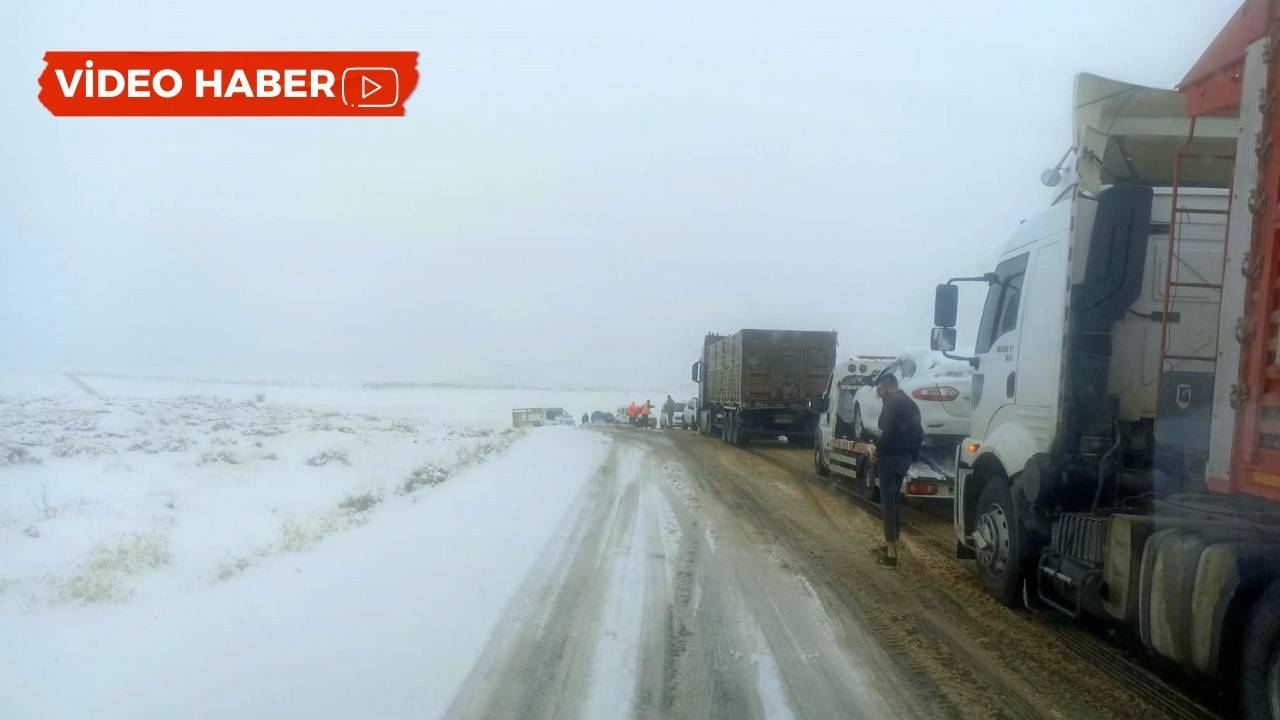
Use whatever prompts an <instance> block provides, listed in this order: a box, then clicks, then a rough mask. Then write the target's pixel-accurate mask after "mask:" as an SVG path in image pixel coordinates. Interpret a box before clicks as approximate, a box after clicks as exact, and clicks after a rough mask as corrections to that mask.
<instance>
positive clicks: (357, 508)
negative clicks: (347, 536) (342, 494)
mask: <svg viewBox="0 0 1280 720" xmlns="http://www.w3.org/2000/svg"><path fill="white" fill-rule="evenodd" d="M380 502H382V498H380V497H378V496H377V495H374V494H373V493H371V492H367V493H364V494H363V495H348V496H347V498H346V499H345V500H343V501H342V502H340V503H338V507H339V508H341V509H343V510H348V511H351V512H369V511H370V510H372V509H373V506H374V505H377V504H378V503H380Z"/></svg>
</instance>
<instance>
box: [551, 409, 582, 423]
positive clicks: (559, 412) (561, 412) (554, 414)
mask: <svg viewBox="0 0 1280 720" xmlns="http://www.w3.org/2000/svg"><path fill="white" fill-rule="evenodd" d="M546 417H547V420H548V421H549V423H548V424H550V425H568V426H569V427H574V426H576V425H577V423H576V422H574V419H573V416H572V415H570V414H569V412H568V411H567V410H565V409H564V408H547V409H546Z"/></svg>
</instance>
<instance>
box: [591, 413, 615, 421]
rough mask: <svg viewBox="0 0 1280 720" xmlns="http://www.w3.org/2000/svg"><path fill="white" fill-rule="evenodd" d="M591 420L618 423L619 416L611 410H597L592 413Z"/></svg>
mask: <svg viewBox="0 0 1280 720" xmlns="http://www.w3.org/2000/svg"><path fill="white" fill-rule="evenodd" d="M591 422H592V423H616V422H618V418H617V417H615V416H614V414H613V413H611V412H604V411H603V410H596V411H595V412H593V413H591Z"/></svg>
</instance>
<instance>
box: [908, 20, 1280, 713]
mask: <svg viewBox="0 0 1280 720" xmlns="http://www.w3.org/2000/svg"><path fill="white" fill-rule="evenodd" d="M1278 21H1280V1H1278V0H1251V1H1250V2H1247V3H1245V5H1244V6H1243V7H1242V8H1241V9H1240V10H1239V11H1238V12H1237V13H1236V14H1235V15H1234V16H1233V17H1232V19H1231V20H1230V21H1229V23H1228V24H1227V26H1226V27H1225V28H1224V29H1223V30H1222V32H1221V33H1220V34H1219V35H1218V37H1217V38H1216V39H1215V40H1214V42H1213V43H1212V44H1211V45H1210V47H1209V48H1208V49H1207V50H1206V51H1205V52H1204V53H1203V55H1202V56H1201V58H1200V60H1199V61H1198V62H1197V63H1196V64H1195V65H1194V66H1193V67H1192V69H1191V70H1190V72H1189V73H1188V74H1187V75H1186V77H1185V78H1184V80H1183V81H1182V83H1181V84H1180V85H1179V90H1180V92H1175V91H1166V90H1157V89H1152V88H1144V87H1140V86H1136V85H1129V84H1125V83H1120V82H1115V81H1111V80H1106V79H1103V78H1099V77H1096V76H1091V75H1081V76H1078V77H1077V79H1076V86H1075V114H1074V124H1073V129H1074V137H1073V142H1072V148H1071V150H1069V151H1068V153H1067V155H1065V156H1064V159H1063V161H1062V162H1060V163H1059V164H1058V167H1055V168H1053V169H1051V170H1048V171H1046V172H1045V173H1044V174H1043V175H1042V178H1041V181H1042V182H1043V183H1044V184H1046V185H1049V186H1051V187H1053V188H1054V192H1055V194H1056V197H1055V199H1054V201H1053V202H1052V204H1051V206H1050V207H1049V208H1048V209H1047V210H1046V211H1044V212H1043V213H1041V214H1040V215H1039V216H1037V217H1035V218H1032V219H1029V220H1027V221H1026V222H1024V223H1023V224H1022V225H1021V226H1020V227H1019V229H1018V231H1017V232H1016V233H1015V234H1014V236H1013V238H1012V239H1011V240H1010V241H1009V242H1008V243H1007V244H1006V246H1005V248H1004V250H1003V252H1002V253H1001V255H1000V256H999V260H998V262H997V263H996V265H995V267H994V269H993V270H992V271H991V272H988V273H986V274H984V275H982V276H981V277H974V278H954V279H952V280H951V281H949V282H948V283H946V284H944V285H940V286H938V288H937V291H936V295H935V308H934V315H935V317H934V324H935V326H936V327H934V329H933V331H932V336H931V344H932V346H933V347H934V349H938V350H943V351H946V352H949V353H951V352H954V351H955V346H956V327H955V326H956V305H957V296H958V292H959V287H960V285H961V284H965V283H970V282H976V283H980V284H981V285H985V286H986V297H987V300H986V305H985V307H984V309H983V312H982V316H981V320H980V321H979V322H978V326H977V328H976V331H977V337H976V343H975V352H974V355H973V356H972V357H968V358H966V359H968V360H969V361H970V363H971V364H972V365H973V366H974V368H975V373H974V375H973V389H972V397H973V408H972V414H971V427H970V436H969V437H967V438H966V439H965V440H964V441H963V442H962V444H961V447H960V450H959V452H958V453H957V458H956V461H955V473H954V474H955V476H956V498H955V503H954V507H955V514H954V525H955V530H956V535H957V538H958V543H957V551H958V553H959V554H960V555H961V556H966V557H974V558H975V559H976V561H977V562H976V563H975V565H976V567H977V570H978V574H979V576H980V578H981V581H982V584H983V585H984V586H985V588H986V590H987V591H988V592H989V593H990V594H991V595H992V596H994V597H996V598H997V599H999V600H1000V601H1002V602H1004V603H1007V604H1021V603H1024V602H1025V603H1028V604H1035V605H1037V606H1040V607H1048V608H1054V609H1056V610H1058V611H1060V612H1062V613H1065V614H1067V615H1071V616H1077V615H1082V614H1089V615H1093V616H1098V617H1102V618H1107V619H1110V620H1113V621H1115V622H1117V623H1121V624H1126V625H1128V626H1129V627H1131V628H1132V630H1133V632H1134V635H1135V636H1136V637H1138V638H1140V639H1141V641H1142V643H1143V644H1145V646H1146V647H1147V648H1148V649H1149V650H1150V651H1151V652H1153V653H1155V654H1156V655H1159V656H1161V657H1163V658H1166V659H1168V660H1170V661H1172V662H1174V663H1176V664H1178V665H1180V666H1182V667H1183V668H1186V669H1189V670H1192V671H1194V672H1196V673H1201V674H1203V675H1205V676H1210V677H1216V678H1219V679H1220V680H1222V681H1225V682H1238V683H1239V690H1240V694H1239V699H1240V703H1241V707H1242V710H1243V714H1244V715H1245V716H1247V717H1250V718H1280V362H1278V361H1280V352H1278V351H1280V204H1278V203H1280V147H1273V145H1274V144H1275V142H1276V141H1277V140H1278V139H1280V103H1277V102H1276V100H1277V95H1278V94H1280V47H1277V46H1276V45H1275V44H1274V43H1275V42H1276V41H1273V40H1271V38H1280V24H1278ZM1069 158H1074V162H1073V163H1069V162H1068V159H1069ZM1072 165H1073V167H1071V166H1072Z"/></svg>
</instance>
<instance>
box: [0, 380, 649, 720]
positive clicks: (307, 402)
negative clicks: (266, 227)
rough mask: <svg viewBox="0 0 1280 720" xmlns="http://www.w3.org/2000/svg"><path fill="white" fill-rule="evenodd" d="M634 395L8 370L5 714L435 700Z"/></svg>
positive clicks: (465, 661)
mask: <svg viewBox="0 0 1280 720" xmlns="http://www.w3.org/2000/svg"><path fill="white" fill-rule="evenodd" d="M627 399H628V398H627V397H625V395H621V396H620V395H617V394H609V393H588V392H559V393H555V392H549V391H547V392H543V391H520V390H475V389H448V388H364V387H310V386H267V385H233V384H220V383H197V382H179V381H146V380H136V379H123V378H108V377H94V376H79V377H71V376H62V375H47V376H45V375H0V634H2V635H3V636H4V637H5V638H6V645H7V647H8V648H9V652H6V653H3V654H0V716H3V717H6V718H7V717H278V716H283V715H288V716H296V717H352V716H364V717H382V716H397V717H398V716H405V715H419V714H421V713H422V712H423V709H424V708H443V707H445V706H446V705H447V704H448V702H449V700H450V698H451V697H452V694H453V693H454V692H455V691H456V688H457V685H458V683H460V682H461V679H462V677H463V676H464V675H465V673H466V672H467V671H468V670H469V669H470V667H471V665H472V664H473V663H474V661H475V659H476V657H477V656H478V654H479V653H480V652H481V649H482V648H483V646H484V644H485V642H487V640H488V639H489V636H490V634H491V632H492V630H493V625H494V623H496V622H497V621H498V618H499V617H500V616H501V613H502V611H503V608H504V606H505V603H506V602H507V601H508V599H509V597H510V595H511V594H512V593H513V592H514V591H515V589H516V587H517V586H518V585H519V583H520V582H521V581H522V580H523V578H524V577H525V576H526V575H527V574H528V572H529V570H530V568H531V567H532V565H533V563H534V562H535V560H536V558H537V555H538V553H539V552H540V550H541V548H542V547H543V546H544V545H545V544H546V542H547V541H548V539H549V538H550V537H551V535H552V533H554V532H555V529H556V527H557V525H558V523H559V521H560V518H561V517H562V516H563V515H564V514H565V512H566V511H567V509H568V507H569V505H570V503H571V502H572V500H573V498H574V496H575V495H576V494H577V493H578V492H579V490H580V489H581V488H582V486H583V485H584V483H585V480H586V478H587V477H588V476H589V475H590V474H591V473H592V471H593V470H594V469H595V468H596V467H597V466H598V465H599V464H600V462H601V461H602V458H603V456H604V453H605V451H606V446H607V444H608V441H607V439H606V438H604V437H602V436H601V435H599V434H598V433H587V432H583V431H581V430H577V429H571V428H543V429H537V430H534V431H531V432H526V433H515V432H512V431H511V430H510V429H509V427H508V426H509V424H510V410H511V408H512V407H513V406H522V405H530V406H537V405H544V404H545V405H557V406H563V407H566V408H568V409H569V410H570V412H573V413H575V414H579V415H580V414H581V413H582V412H585V411H589V410H595V409H610V408H614V407H617V406H618V405H619V404H621V403H622V402H625V400H627ZM388 588H394V590H395V591H394V592H387V589H388ZM246 681H249V682H252V685H251V686H250V687H242V684H243V683H244V682H246Z"/></svg>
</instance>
